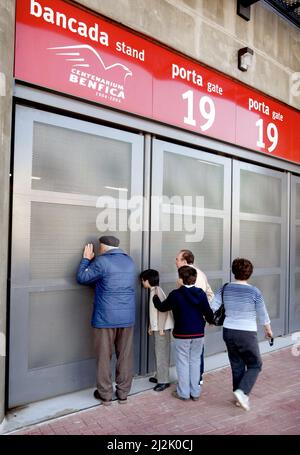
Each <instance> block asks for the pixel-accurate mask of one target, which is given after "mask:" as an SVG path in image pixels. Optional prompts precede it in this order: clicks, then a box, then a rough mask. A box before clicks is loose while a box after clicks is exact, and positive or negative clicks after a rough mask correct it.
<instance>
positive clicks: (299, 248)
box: [295, 226, 300, 267]
mask: <svg viewBox="0 0 300 455" xmlns="http://www.w3.org/2000/svg"><path fill="white" fill-rule="evenodd" d="M295 262H296V267H300V226H296V257H295Z"/></svg>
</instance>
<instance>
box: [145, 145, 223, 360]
mask: <svg viewBox="0 0 300 455" xmlns="http://www.w3.org/2000/svg"><path fill="white" fill-rule="evenodd" d="M164 152H171V153H174V154H177V155H183V156H186V157H191V158H196V159H200V160H203V161H206V162H211V163H216V164H222V165H223V166H224V192H223V210H214V209H206V208H205V207H204V212H203V214H204V216H205V217H212V218H218V219H220V218H221V219H222V220H223V256H222V268H221V270H218V271H214V272H209V271H206V270H203V271H204V272H205V274H206V275H207V278H208V281H209V280H210V279H220V280H221V281H222V283H226V282H228V281H229V278H230V275H229V271H230V269H229V267H230V226H231V159H230V158H225V157H222V156H218V155H214V154H212V153H208V152H204V151H203V150H199V149H193V148H189V147H186V146H181V145H176V144H172V143H170V142H166V141H161V140H157V139H154V140H153V158H152V196H156V197H159V196H161V195H162V191H163V169H164V165H163V159H164V158H163V155H164ZM187 196H188V195H187ZM175 210H176V213H179V212H178V210H180V208H178V207H176V206H175V205H173V206H172V207H171V208H170V211H171V213H174V211H175ZM155 216H156V212H155V211H154V208H153V207H151V225H152V226H153V224H154V223H155V219H154V218H155ZM161 244H162V232H154V231H153V229H151V252H150V260H151V267H152V268H154V269H157V270H160V269H161ZM180 248H181V245H178V251H179V250H180ZM197 260H199V261H200V264H199V265H200V267H201V258H196V262H197ZM174 261H175V257H174ZM172 281H174V287H175V284H176V281H177V275H176V274H174V273H170V274H167V275H165V276H164V277H162V279H161V283H162V287H163V283H166V282H168V283H170V282H172ZM205 337H206V346H207V348H206V354H213V353H215V352H220V351H222V350H225V345H224V343H223V340H222V336H221V329H220V328H217V327H207V329H206V336H205Z"/></svg>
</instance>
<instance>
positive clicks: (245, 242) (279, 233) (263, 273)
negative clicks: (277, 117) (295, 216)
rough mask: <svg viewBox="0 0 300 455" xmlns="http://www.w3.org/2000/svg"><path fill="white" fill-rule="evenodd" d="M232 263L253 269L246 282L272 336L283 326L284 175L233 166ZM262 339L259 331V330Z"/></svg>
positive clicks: (285, 301) (285, 209) (285, 190)
mask: <svg viewBox="0 0 300 455" xmlns="http://www.w3.org/2000/svg"><path fill="white" fill-rule="evenodd" d="M232 209H233V210H232V211H233V214H232V216H233V217H232V259H234V258H235V257H244V258H247V259H249V260H250V261H251V262H252V263H253V266H254V272H253V275H252V277H251V279H250V281H251V283H252V284H254V285H256V286H257V287H258V288H259V289H260V290H261V291H262V293H263V296H264V300H265V302H266V306H267V308H268V311H269V315H270V318H271V321H272V328H273V332H274V333H275V335H283V334H284V332H285V324H286V304H287V294H286V278H287V229H288V220H287V178H286V175H285V174H284V173H281V172H276V171H272V170H269V169H266V168H263V167H260V166H254V165H250V164H246V163H242V162H234V163H233V207H232ZM259 334H260V337H263V333H262V329H259Z"/></svg>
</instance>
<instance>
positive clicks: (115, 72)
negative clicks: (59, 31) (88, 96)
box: [48, 44, 133, 103]
mask: <svg viewBox="0 0 300 455" xmlns="http://www.w3.org/2000/svg"><path fill="white" fill-rule="evenodd" d="M48 50H50V51H54V52H55V54H56V55H57V56H58V57H60V58H64V59H65V60H66V61H67V62H68V63H69V64H70V73H69V82H70V84H77V85H80V86H82V87H86V88H87V89H88V90H93V91H94V93H95V94H96V96H98V97H101V98H105V99H108V100H110V101H114V102H116V103H121V102H122V100H124V99H125V83H126V79H127V78H128V77H130V76H132V74H133V73H132V71H131V70H130V69H129V68H128V67H127V66H125V65H123V63H119V62H116V63H113V64H112V65H105V63H104V61H103V59H102V57H101V55H100V54H99V53H98V52H97V51H96V50H95V49H94V48H93V47H92V46H89V45H88V44H82V45H76V46H61V47H50V48H48Z"/></svg>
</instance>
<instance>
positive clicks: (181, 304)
mask: <svg viewBox="0 0 300 455" xmlns="http://www.w3.org/2000/svg"><path fill="white" fill-rule="evenodd" d="M178 274H179V278H180V279H181V280H182V286H181V287H180V288H179V289H175V290H174V291H172V292H170V294H169V295H168V297H167V299H166V300H164V302H161V301H160V299H159V297H158V296H157V295H155V296H154V297H153V303H154V306H155V308H157V309H158V310H159V311H169V310H172V312H173V316H174V329H173V337H174V339H175V354H176V371H177V379H178V384H177V391H175V392H173V393H172V395H173V396H175V397H176V398H179V399H181V400H189V399H190V398H191V399H192V400H194V401H197V400H198V399H199V397H200V393H201V387H200V386H199V379H200V357H201V352H202V347H203V337H204V328H205V323H206V321H207V322H209V323H211V322H212V320H213V312H212V310H211V308H210V306H209V303H208V300H207V297H206V294H205V292H204V291H203V290H202V289H200V288H196V287H195V282H196V278H197V270H196V269H195V268H192V267H189V266H183V267H180V268H179V269H178ZM204 317H205V319H204ZM205 320H206V321H205Z"/></svg>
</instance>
